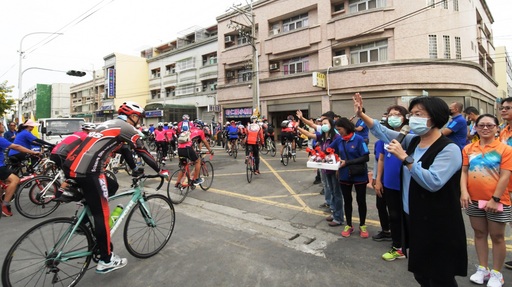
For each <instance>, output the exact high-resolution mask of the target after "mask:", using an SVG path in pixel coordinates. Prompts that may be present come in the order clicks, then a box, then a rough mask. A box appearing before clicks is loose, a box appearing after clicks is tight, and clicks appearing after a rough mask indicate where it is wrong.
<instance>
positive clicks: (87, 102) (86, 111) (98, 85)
mask: <svg viewBox="0 0 512 287" xmlns="http://www.w3.org/2000/svg"><path fill="white" fill-rule="evenodd" d="M104 93H105V76H104V72H103V70H98V71H92V79H91V80H90V81H87V82H84V83H81V84H77V85H74V86H71V115H72V116H73V117H76V118H84V119H86V120H87V121H90V122H100V121H104V120H106V117H105V115H104V114H103V111H101V110H99V109H98V107H101V95H104Z"/></svg>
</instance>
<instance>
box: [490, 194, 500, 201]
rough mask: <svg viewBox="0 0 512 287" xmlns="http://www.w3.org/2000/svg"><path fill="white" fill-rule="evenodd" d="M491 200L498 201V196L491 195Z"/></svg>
mask: <svg viewBox="0 0 512 287" xmlns="http://www.w3.org/2000/svg"><path fill="white" fill-rule="evenodd" d="M492 200H494V201H495V202H500V198H499V197H496V196H494V195H493V196H492Z"/></svg>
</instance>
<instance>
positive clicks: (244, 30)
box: [228, 0, 261, 116]
mask: <svg viewBox="0 0 512 287" xmlns="http://www.w3.org/2000/svg"><path fill="white" fill-rule="evenodd" d="M240 6H241V4H238V5H233V6H232V7H230V8H229V9H228V11H229V10H234V11H236V12H238V13H239V15H243V16H245V19H246V20H247V22H249V25H245V24H242V23H240V22H237V21H234V20H230V23H229V24H228V28H233V29H235V30H237V31H238V35H239V36H240V37H246V38H247V39H248V40H249V42H250V43H251V46H252V65H251V66H252V108H253V113H254V112H257V115H258V116H259V114H260V113H261V107H260V77H259V61H258V47H257V46H256V39H257V38H256V19H255V18H256V15H255V14H254V11H253V0H251V4H250V5H248V6H245V7H243V8H240Z"/></svg>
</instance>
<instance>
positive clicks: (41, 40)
mask: <svg viewBox="0 0 512 287" xmlns="http://www.w3.org/2000/svg"><path fill="white" fill-rule="evenodd" d="M246 1H250V0H187V1H183V2H182V1H179V0H148V1H136V0H80V1H78V0H47V1H41V0H16V1H1V3H0V11H2V12H3V13H2V16H1V17H0V27H1V29H0V35H1V39H2V40H1V41H0V82H4V81H7V84H8V85H9V86H13V92H12V95H13V96H14V97H15V98H16V97H17V96H18V89H17V87H18V73H19V65H18V62H19V53H18V50H19V49H20V41H21V39H22V38H23V37H24V36H25V35H27V34H29V33H34V32H50V33H63V35H53V36H52V35H50V34H33V35H29V36H26V37H25V38H24V40H23V43H22V44H23V45H22V50H23V51H24V52H25V57H24V59H23V60H22V69H23V70H25V69H27V68H32V67H34V68H41V69H50V70H56V71H68V70H81V71H86V72H87V75H86V76H84V77H83V78H77V77H70V76H67V75H66V74H65V73H63V72H54V71H46V70H41V69H30V70H26V71H25V72H24V73H23V77H22V88H23V90H24V91H26V90H27V89H28V88H30V87H33V86H34V85H35V84H37V83H44V84H51V83H74V84H77V83H81V82H85V81H90V80H91V79H92V72H91V71H92V70H100V69H101V68H102V66H103V64H104V60H103V57H105V56H107V55H109V54H112V53H114V52H118V53H123V54H128V55H133V56H139V55H140V52H141V51H142V50H144V49H146V48H149V47H155V46H158V45H160V44H161V43H166V42H170V41H172V40H175V39H176V38H177V37H179V36H181V34H180V32H183V31H186V30H188V29H189V28H191V27H194V26H198V27H202V28H205V27H208V26H211V25H215V24H216V23H217V21H216V17H217V16H219V15H222V14H224V13H225V12H226V10H227V9H229V8H230V7H231V6H232V5H233V4H238V3H244V4H246V3H247V2H246ZM394 1H406V0H394ZM459 1H469V0H459ZM472 1H477V0H472ZM487 4H488V5H489V7H490V9H491V13H492V15H493V17H494V21H495V22H494V23H493V25H492V29H493V32H494V44H495V47H497V46H507V50H508V53H509V55H512V29H510V28H509V27H511V26H512V13H510V11H512V0H487Z"/></svg>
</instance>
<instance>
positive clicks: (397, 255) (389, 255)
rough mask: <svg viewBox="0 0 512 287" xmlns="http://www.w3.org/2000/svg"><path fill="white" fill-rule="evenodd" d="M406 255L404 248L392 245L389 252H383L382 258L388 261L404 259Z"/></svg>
mask: <svg viewBox="0 0 512 287" xmlns="http://www.w3.org/2000/svg"><path fill="white" fill-rule="evenodd" d="M404 258H405V255H404V253H403V252H402V249H397V248H395V247H392V248H391V250H389V251H388V252H386V253H384V254H382V259H384V260H386V261H393V260H395V259H404Z"/></svg>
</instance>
